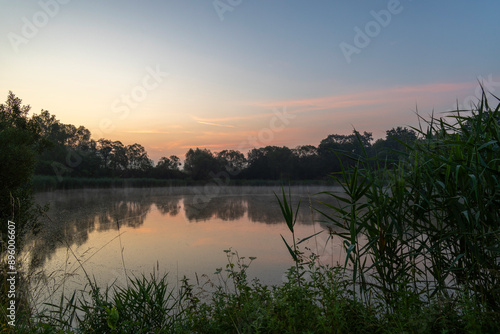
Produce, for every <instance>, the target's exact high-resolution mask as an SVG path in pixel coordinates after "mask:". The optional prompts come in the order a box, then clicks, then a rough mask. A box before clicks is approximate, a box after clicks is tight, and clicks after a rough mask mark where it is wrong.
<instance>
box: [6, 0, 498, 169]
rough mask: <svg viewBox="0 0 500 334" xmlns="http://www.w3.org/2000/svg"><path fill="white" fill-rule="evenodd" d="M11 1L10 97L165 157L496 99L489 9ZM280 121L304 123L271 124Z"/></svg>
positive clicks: (375, 127)
mask: <svg viewBox="0 0 500 334" xmlns="http://www.w3.org/2000/svg"><path fill="white" fill-rule="evenodd" d="M0 4H1V6H2V10H1V12H0V22H1V24H0V36H1V38H0V48H1V50H2V52H1V53H0V73H1V74H2V75H1V76H0V92H2V93H3V94H4V96H5V97H6V96H7V93H8V91H9V90H12V91H13V92H14V93H15V94H16V95H17V96H18V97H20V98H22V99H23V101H24V102H25V103H26V104H30V105H31V106H32V112H34V113H39V112H40V109H42V108H43V109H47V110H49V111H50V112H51V113H53V114H55V115H56V116H57V117H58V118H59V119H60V120H61V121H62V122H65V123H72V124H75V125H77V126H78V125H84V126H86V127H87V128H89V129H90V130H91V131H92V133H93V134H94V137H95V139H98V138H100V137H105V138H109V139H112V140H121V141H122V142H123V143H124V144H132V143H135V142H138V143H140V144H143V145H144V146H145V147H146V149H147V151H148V152H149V154H150V156H151V157H152V158H153V159H155V160H156V159H158V158H159V157H160V156H169V155H171V154H176V155H179V156H182V155H183V154H184V153H185V152H186V151H187V149H188V148H189V147H193V148H194V147H206V148H209V149H211V150H213V151H219V150H222V149H236V148H240V149H241V150H242V151H243V152H244V153H246V150H247V149H248V148H250V146H265V145H280V146H281V145H286V146H289V147H294V146H296V145H300V144H312V145H318V144H319V142H320V141H321V139H323V138H325V137H326V136H328V135H329V134H332V133H341V134H347V133H350V132H351V131H352V128H353V127H356V129H358V130H360V131H371V132H373V134H374V137H375V138H380V137H383V136H384V135H385V130H388V129H390V128H392V127H395V126H398V125H415V124H416V121H417V118H416V116H415V114H414V111H415V109H416V108H418V110H419V112H421V113H422V114H429V113H431V112H432V111H433V110H434V111H436V112H441V111H446V110H449V109H451V107H452V106H453V105H456V104H457V102H458V103H459V104H468V103H470V101H473V100H474V98H475V97H477V87H478V80H483V83H485V86H486V87H487V88H489V89H490V90H491V91H493V92H494V93H497V94H498V93H499V91H500V62H499V61H498V55H499V54H500V43H498V42H499V39H500V38H499V32H500V29H499V28H500V24H499V23H498V22H499V21H498V17H497V16H498V13H499V12H500V2H498V1H493V0H489V1H486V0H484V1H474V2H472V1H463V0H455V1H451V0H443V1H430V0H428V1H423V0H422V1H417V0H413V1H411V0H401V1H397V0H388V1H310V2H306V1H299V0H292V1H257V0H253V1H251V0H216V1H212V0H210V1H205V0H196V1H195V0H183V1H180V0H178V1H153V0H149V1H83V0H71V1H68V0H41V1H30V2H27V1H24V2H20V1H6V0H4V1H1V2H0ZM387 14H389V16H387ZM377 16H378V20H377ZM370 29H371V30H370ZM360 31H361V34H363V35H364V36H361V37H360V33H359V32H360ZM356 41H357V42H358V43H357V44H356ZM361 42H362V43H361ZM342 45H344V46H345V45H350V46H352V47H354V48H356V50H357V51H356V52H357V53H352V54H350V55H349V56H348V57H346V55H345V52H343V49H342V47H341V46H342ZM351 50H352V49H351ZM349 58H350V59H349ZM152 73H156V75H153V74H152ZM167 73H168V74H167ZM127 96H128V97H127ZM277 113H282V114H283V113H286V114H288V115H293V117H290V118H289V119H288V120H289V122H288V121H287V122H285V123H286V124H285V123H283V124H282V125H283V127H281V124H280V126H275V127H274V128H273V126H271V125H272V124H277V123H275V121H273V118H276V117H277V116H276V115H277ZM273 122H274V123H273ZM271 123H272V124H271ZM259 135H260V136H259ZM249 138H254V140H250V139H249ZM255 138H257V139H256V140H255ZM250 142H251V144H252V145H251V144H250ZM242 143H246V145H243V144H242Z"/></svg>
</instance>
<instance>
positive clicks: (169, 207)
mask: <svg viewBox="0 0 500 334" xmlns="http://www.w3.org/2000/svg"><path fill="white" fill-rule="evenodd" d="M180 201H181V197H174V198H172V197H164V198H160V197H158V198H157V200H156V201H155V206H156V207H157V208H158V211H160V213H161V214H162V215H166V214H167V213H168V214H169V215H170V216H172V217H174V216H177V215H178V214H179V211H180V208H181V207H180V205H179V202H180Z"/></svg>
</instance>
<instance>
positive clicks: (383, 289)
mask: <svg viewBox="0 0 500 334" xmlns="http://www.w3.org/2000/svg"><path fill="white" fill-rule="evenodd" d="M499 119H500V104H498V106H497V107H496V108H492V107H490V105H489V104H488V100H487V98H486V95H483V99H482V101H480V103H479V104H478V105H477V107H476V108H475V110H472V111H471V112H468V113H467V112H464V111H456V112H454V113H452V114H451V115H450V116H449V117H447V118H445V119H443V118H441V119H436V118H431V119H430V120H428V121H426V120H424V119H423V118H422V121H423V122H424V123H425V124H426V125H427V128H426V129H425V130H423V129H421V128H419V129H413V130H414V131H416V132H417V133H418V135H419V137H420V138H422V139H421V140H417V141H415V142H414V143H413V145H411V146H410V145H405V148H406V149H407V154H405V155H404V156H402V157H405V158H404V159H403V158H402V159H401V160H400V161H399V164H398V165H397V168H396V169H391V170H385V171H384V166H387V165H385V162H384V161H378V165H377V167H376V168H373V163H372V161H370V160H369V159H367V158H366V157H365V158H358V159H357V160H356V161H354V163H355V165H354V167H353V168H346V167H344V168H343V169H342V171H341V172H340V173H339V174H338V175H336V176H335V177H336V178H337V179H338V181H339V182H342V188H343V189H342V192H339V193H332V192H330V193H329V194H330V195H331V196H333V197H334V198H336V199H337V200H339V201H340V202H341V203H343V206H341V207H335V206H332V205H329V204H325V206H324V209H321V210H319V211H320V212H321V213H322V214H323V216H324V217H325V218H326V219H327V222H329V223H331V224H334V225H335V226H337V227H339V228H340V229H341V231H342V232H339V233H337V235H338V237H340V238H341V239H342V240H343V245H344V246H345V249H346V252H347V258H346V267H347V265H348V264H349V265H350V266H352V282H353V286H354V287H355V288H357V289H359V290H358V294H359V295H360V296H361V298H363V299H364V301H365V302H367V301H368V300H369V299H370V298H373V296H375V297H376V298H377V300H378V301H379V302H380V303H381V305H384V307H386V312H387V313H388V314H398V316H399V313H400V310H401V309H402V308H403V309H405V308H406V309H407V308H409V307H411V308H412V309H414V310H415V311H418V310H420V309H421V307H422V305H429V303H430V301H431V300H434V299H437V300H439V301H441V300H443V301H444V302H445V303H450V305H453V304H455V303H459V300H460V298H459V295H460V294H467V295H471V296H473V300H474V305H469V306H470V307H471V308H473V310H474V312H477V313H478V316H483V315H484V314H488V313H493V314H496V317H498V314H499V312H500V303H499V301H500V288H499V287H500V248H499V244H500V178H499V177H500V159H499V157H500V145H499V144H500V123H499ZM328 210H329V211H328ZM409 305H410V306H409ZM469 306H468V307H469Z"/></svg>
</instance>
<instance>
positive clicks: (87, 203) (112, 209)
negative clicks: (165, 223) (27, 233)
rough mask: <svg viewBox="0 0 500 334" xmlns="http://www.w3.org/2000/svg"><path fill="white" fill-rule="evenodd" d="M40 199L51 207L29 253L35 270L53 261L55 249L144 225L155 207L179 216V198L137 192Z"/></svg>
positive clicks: (64, 194)
mask: <svg viewBox="0 0 500 334" xmlns="http://www.w3.org/2000/svg"><path fill="white" fill-rule="evenodd" d="M45 195H46V196H43V195H39V199H38V201H39V202H40V203H47V202H49V203H50V210H49V212H48V214H47V217H45V218H43V220H44V221H43V223H44V228H43V231H42V232H41V235H39V237H37V238H36V242H35V243H34V246H33V248H32V249H31V251H30V252H31V254H32V257H33V259H32V264H33V265H34V266H35V267H38V266H40V265H43V263H44V262H45V261H46V260H48V259H50V258H51V257H52V254H53V253H54V252H55V251H56V249H57V247H61V246H62V247H65V246H70V247H72V248H74V247H75V246H76V247H79V246H82V245H83V244H85V242H87V240H88V238H89V234H90V233H92V232H94V231H98V232H106V231H113V230H118V229H119V228H124V227H131V228H137V227H139V226H141V225H142V224H144V222H145V218H146V215H147V213H148V212H149V211H150V210H151V206H152V205H153V204H155V205H156V206H157V207H158V209H159V211H160V212H162V213H166V212H169V213H170V215H177V214H178V213H179V209H178V207H179V201H180V198H174V197H168V196H148V194H144V193H143V192H141V190H140V189H137V190H136V191H119V190H118V191H106V190H81V191H78V192H77V191H71V192H54V193H48V194H45Z"/></svg>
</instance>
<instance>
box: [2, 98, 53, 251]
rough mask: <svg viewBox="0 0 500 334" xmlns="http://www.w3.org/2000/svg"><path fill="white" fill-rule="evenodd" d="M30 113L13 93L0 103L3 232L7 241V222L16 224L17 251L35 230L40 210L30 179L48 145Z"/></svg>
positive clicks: (28, 108) (27, 107)
mask: <svg viewBox="0 0 500 334" xmlns="http://www.w3.org/2000/svg"><path fill="white" fill-rule="evenodd" d="M29 110H30V106H23V105H22V100H21V99H19V98H17V97H16V96H15V95H14V94H13V93H12V92H9V95H8V97H7V101H6V102H5V104H0V155H1V157H2V163H1V164H0V219H1V224H0V226H1V231H0V232H1V234H2V238H1V239H2V240H3V241H5V240H4V238H5V237H6V232H7V220H8V219H10V220H12V221H14V222H15V223H16V229H15V231H16V241H17V245H18V248H19V247H20V242H21V237H22V236H23V235H24V234H25V233H26V232H28V231H31V230H32V229H33V228H34V227H35V225H36V218H37V213H38V211H39V210H40V208H39V207H37V206H36V205H35V204H34V202H33V196H32V191H31V177H32V175H33V171H34V167H35V161H36V160H35V158H36V154H37V153H38V152H40V151H41V150H42V149H43V148H44V146H45V143H44V142H43V141H42V140H41V136H40V129H39V128H38V126H37V124H36V123H35V122H33V121H31V120H29V119H28V117H27V114H28V112H29ZM2 250H3V247H2Z"/></svg>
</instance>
